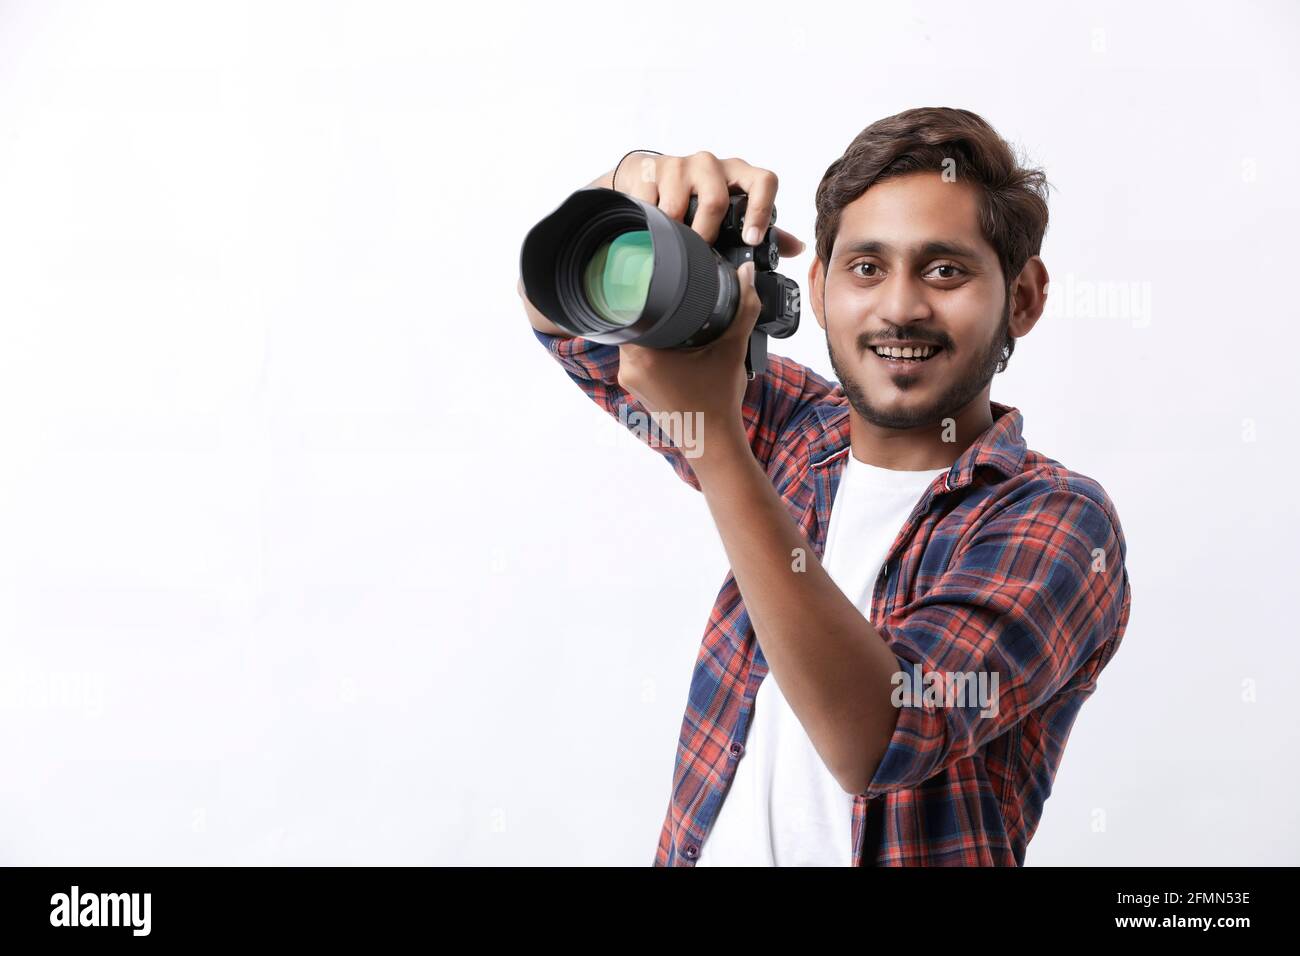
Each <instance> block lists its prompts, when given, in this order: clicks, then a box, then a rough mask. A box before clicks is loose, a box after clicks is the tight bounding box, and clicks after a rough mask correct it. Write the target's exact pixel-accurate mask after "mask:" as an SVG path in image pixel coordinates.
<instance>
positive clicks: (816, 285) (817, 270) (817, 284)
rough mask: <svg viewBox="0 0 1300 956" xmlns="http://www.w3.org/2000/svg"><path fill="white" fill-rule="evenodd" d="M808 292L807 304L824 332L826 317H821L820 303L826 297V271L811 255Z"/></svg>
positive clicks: (816, 258) (815, 255)
mask: <svg viewBox="0 0 1300 956" xmlns="http://www.w3.org/2000/svg"><path fill="white" fill-rule="evenodd" d="M808 292H809V296H808V298H809V300H810V301H809V302H808V304H809V305H810V306H812V310H813V315H814V316H815V317H816V319H817V324H818V325H820V326H821V327H822V331H823V332H824V331H826V317H825V316H824V315H822V303H823V302H824V301H825V296H826V270H825V269H823V268H822V261H821V259H819V258H818V257H817V254H816V253H813V260H812V265H810V266H809V267H808Z"/></svg>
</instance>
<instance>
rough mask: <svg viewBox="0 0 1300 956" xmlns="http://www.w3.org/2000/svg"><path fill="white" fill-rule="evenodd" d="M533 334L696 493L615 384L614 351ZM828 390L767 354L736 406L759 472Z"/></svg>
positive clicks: (678, 458) (673, 453) (672, 451)
mask: <svg viewBox="0 0 1300 956" xmlns="http://www.w3.org/2000/svg"><path fill="white" fill-rule="evenodd" d="M533 334H534V335H535V336H537V340H538V341H539V342H541V343H542V344H543V345H544V346H546V348H547V349H548V350H549V351H550V353H551V355H552V356H553V357H554V358H555V360H556V361H557V362H559V363H560V366H561V367H562V368H563V369H564V371H565V372H566V373H567V374H568V376H569V378H570V379H572V380H573V382H574V383H575V384H576V385H577V386H578V387H579V388H581V389H582V391H583V392H584V393H586V395H587V397H588V398H590V399H591V400H592V401H593V402H595V403H596V404H597V405H599V406H600V407H601V408H603V409H604V410H605V411H606V412H607V413H609V415H610V416H611V417H613V418H614V419H616V420H618V421H619V422H620V423H621V424H623V425H624V427H626V428H627V429H628V430H629V431H632V432H634V434H636V436H637V437H638V438H640V439H641V441H642V442H644V443H645V444H647V445H649V446H650V447H652V448H654V450H655V451H657V452H659V454H660V455H662V456H663V457H664V458H665V459H667V461H668V463H669V464H670V465H671V466H672V468H673V470H674V471H675V472H677V474H678V476H679V477H680V478H681V479H682V480H683V481H685V482H686V483H687V484H688V485H690V486H691V487H692V488H694V489H695V490H696V491H699V490H700V485H699V481H698V479H696V477H695V472H694V471H693V470H692V469H691V466H690V458H689V457H688V456H687V455H686V454H685V453H684V452H683V451H682V450H681V449H679V448H677V447H676V446H674V445H673V444H672V442H671V440H670V439H669V438H668V436H667V435H665V434H663V433H662V432H661V431H660V430H659V428H658V427H657V426H656V425H655V424H654V422H653V416H651V415H650V413H649V412H648V411H647V410H646V408H645V406H644V405H642V404H641V402H640V401H638V400H637V399H636V398H635V397H633V396H632V395H631V393H629V392H628V391H627V390H626V389H624V388H623V387H622V386H621V385H619V384H618V360H619V353H618V346H616V345H605V344H602V343H598V342H592V341H591V340H589V339H584V338H580V337H573V338H569V337H565V336H561V335H550V334H548V333H546V332H542V331H540V330H538V329H533ZM833 388H834V385H833V383H831V382H830V381H828V380H827V379H825V378H823V377H822V376H821V375H819V374H818V373H816V372H814V371H813V370H812V369H809V368H808V367H807V366H805V365H802V364H800V363H799V362H796V361H794V360H793V359H789V358H786V357H784V356H781V355H774V354H771V353H769V354H768V363H767V368H766V370H765V371H764V373H763V374H762V375H756V376H755V377H754V378H753V380H752V381H750V382H749V384H748V386H747V387H746V389H745V395H744V399H743V402H742V405H741V416H742V418H743V420H744V425H745V431H746V434H747V435H748V436H749V444H750V448H751V449H752V450H753V452H754V456H755V457H756V458H757V459H758V460H759V461H760V462H761V463H762V464H763V465H764V467H767V466H768V465H769V464H771V461H772V457H773V455H774V454H775V452H776V451H777V450H778V449H779V448H781V447H782V445H783V434H784V433H785V431H786V430H787V428H788V427H789V426H790V425H791V423H792V422H794V421H795V420H796V419H797V418H799V417H800V415H801V413H802V412H804V411H806V410H807V409H809V408H810V407H811V406H812V405H813V404H814V403H815V402H817V401H819V400H822V399H824V398H825V397H826V396H828V395H829V394H830V392H831V391H832V389H833ZM704 440H707V438H705V439H704Z"/></svg>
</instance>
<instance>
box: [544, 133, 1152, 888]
mask: <svg viewBox="0 0 1300 956" xmlns="http://www.w3.org/2000/svg"><path fill="white" fill-rule="evenodd" d="M645 162H646V163H647V164H649V165H647V166H646V167H644V169H645V170H646V171H648V172H649V173H650V175H642V176H636V175H635V174H633V173H632V172H631V170H629V171H628V173H627V174H626V175H627V181H626V182H622V181H621V182H620V183H618V184H615V183H613V181H612V178H611V176H610V175H609V174H606V176H604V177H601V178H600V179H598V180H597V181H596V182H595V183H593V184H592V185H602V186H606V187H607V188H620V187H621V188H623V189H624V190H625V191H626V192H628V193H631V194H633V195H636V196H637V197H638V198H641V199H643V200H645V201H647V202H651V203H656V204H658V206H659V207H660V208H661V209H663V210H664V211H665V212H666V213H668V214H669V215H671V216H673V217H674V218H677V219H679V220H681V219H682V218H683V216H684V212H685V208H686V202H687V199H688V198H689V197H690V195H692V194H696V195H697V196H699V197H700V210H701V212H700V213H699V214H697V217H696V219H695V220H694V221H693V223H692V228H693V229H695V230H696V231H697V232H699V233H700V235H701V236H703V237H704V238H705V239H706V240H708V241H710V242H712V241H713V240H714V239H716V236H717V228H718V224H719V221H720V216H721V212H720V210H721V208H722V207H723V205H724V203H723V202H720V200H725V196H726V195H727V192H728V191H729V190H730V189H733V188H740V189H744V190H745V191H746V192H747V193H748V194H749V196H750V202H749V210H748V213H747V217H748V219H749V220H750V222H749V224H750V225H751V226H754V227H757V228H758V229H759V230H760V231H761V230H762V229H764V228H765V227H766V226H767V224H768V219H769V218H770V211H771V208H772V205H773V201H774V198H775V194H776V187H777V180H776V177H775V175H773V174H772V173H771V172H770V171H768V170H763V169H758V168H756V167H754V166H751V165H749V164H748V163H745V162H743V161H741V160H738V159H728V160H718V159H717V158H716V157H714V156H713V155H712V154H710V153H707V152H702V153H697V154H695V155H693V156H689V157H671V156H658V157H653V158H650V157H647V158H646V159H645ZM624 168H627V167H626V166H625V167H624ZM620 173H621V171H620ZM1046 226H1047V205H1046V202H1045V182H1044V179H1043V176H1042V174H1041V172H1039V171H1037V170H1028V169H1023V168H1021V167H1020V165H1019V164H1018V162H1017V161H1016V159H1015V157H1014V155H1013V153H1012V151H1011V149H1010V148H1009V146H1008V145H1007V144H1006V143H1005V141H1003V140H1002V138H1001V137H999V136H998V135H997V133H996V132H995V131H994V130H993V129H992V128H991V127H990V126H989V125H988V124H987V123H986V122H984V120H983V119H981V118H980V117H979V116H977V115H975V114H974V113H971V112H968V111H966V110H959V109H947V108H924V109H914V110H907V111H905V112H903V113H900V114H898V115H896V116H892V117H888V118H886V119H883V120H880V121H878V122H876V123H874V124H872V125H871V126H869V127H868V128H867V129H865V130H863V131H862V133H860V134H859V135H858V136H857V137H856V138H855V139H854V140H853V142H852V143H851V144H850V145H849V147H848V149H847V150H846V151H845V153H844V155H843V156H841V157H840V158H839V159H837V160H836V161H835V162H834V163H832V164H831V165H830V167H829V168H828V169H827V171H826V174H825V176H824V177H823V179H822V182H821V184H820V186H819V187H818V190H817V221H816V227H815V229H816V249H815V252H816V256H815V258H814V260H813V262H812V264H811V267H810V269H809V273H808V285H809V288H810V289H811V295H810V296H809V299H810V301H811V304H812V308H813V311H814V313H815V314H816V317H817V322H818V325H820V326H821V328H822V329H824V330H825V333H826V343H827V347H828V350H829V352H830V359H831V365H832V367H833V369H834V371H835V374H836V376H837V377H838V379H839V383H838V384H836V383H834V382H831V381H828V380H827V379H825V378H824V377H822V376H820V375H818V374H817V373H816V372H814V371H813V370H811V369H809V368H807V367H805V366H803V365H800V364H799V363H796V362H794V361H792V360H790V359H787V358H783V357H781V356H776V355H772V356H770V357H769V363H768V367H767V369H766V371H765V372H764V373H763V374H761V375H759V376H757V377H756V378H755V379H754V380H753V381H747V380H746V377H745V371H744V355H745V349H746V342H747V339H748V336H749V332H750V330H751V329H752V328H753V326H754V323H755V321H756V320H757V316H758V312H759V304H758V300H757V296H756V295H755V293H754V290H753V284H752V283H753V276H752V266H751V265H746V266H745V267H743V268H742V269H741V270H740V271H741V275H742V279H743V280H744V281H743V283H742V285H743V286H744V298H743V302H742V305H741V308H740V312H739V314H738V316H737V318H736V320H735V321H734V323H733V325H732V327H731V328H730V329H729V330H728V332H727V333H726V334H725V335H723V336H722V337H721V338H719V339H718V340H717V341H715V342H714V343H713V344H712V345H710V346H707V347H705V348H702V349H698V350H693V351H685V352H683V351H675V350H662V349H649V348H643V347H638V346H630V345H624V346H617V347H616V346H609V345H600V344H596V343H592V342H590V341H588V340H585V339H581V338H574V337H569V336H567V335H566V334H565V333H564V332H563V330H561V329H559V328H558V327H557V326H555V325H553V324H552V323H550V322H549V321H548V320H547V319H546V318H545V317H544V316H542V315H541V314H540V313H539V312H538V311H537V310H536V309H535V308H533V307H532V305H531V303H529V302H528V301H527V299H525V300H524V304H525V309H526V311H527V312H528V315H529V318H530V321H531V322H532V324H533V326H534V329H535V333H536V335H537V337H538V339H539V340H540V341H541V342H542V343H543V344H545V345H546V346H547V347H548V348H549V349H550V351H551V353H552V355H553V356H554V357H555V358H556V359H557V360H558V361H559V362H560V363H561V365H562V366H563V368H564V369H565V371H566V372H567V373H568V374H569V376H570V377H571V378H572V379H573V380H574V381H575V382H576V383H577V384H578V385H579V386H580V387H581V388H582V389H583V390H584V391H585V392H586V394H588V395H589V396H590V397H591V398H592V399H593V400H594V401H596V402H597V403H598V404H599V405H600V406H601V407H603V408H604V409H605V410H606V411H607V412H608V413H609V414H611V415H613V416H615V417H619V416H620V411H622V412H624V413H626V411H627V409H628V408H631V409H634V410H636V411H641V412H643V413H649V414H652V415H653V414H655V413H656V412H683V413H692V412H697V413H701V414H702V416H703V422H704V430H703V433H702V435H701V436H700V438H701V439H702V441H700V444H699V448H698V449H697V453H696V454H695V455H694V456H693V457H690V458H689V459H688V458H687V457H686V456H684V455H683V453H682V451H681V450H680V448H678V447H674V445H673V444H669V443H668V442H648V443H650V444H652V447H655V448H656V450H657V451H659V453H660V454H662V455H663V456H664V457H665V458H666V459H667V460H668V461H669V463H670V464H671V465H672V467H673V468H674V470H675V471H676V472H677V473H678V475H679V476H680V477H681V478H682V479H683V480H685V481H686V482H688V483H689V484H690V485H691V486H692V487H693V488H695V489H697V490H699V491H701V492H702V493H703V494H704V496H705V499H706V501H707V503H708V506H709V510H710V512H711V514H712V516H713V519H714V522H715V524H716V525H717V528H718V532H719V534H720V536H721V538H722V542H723V544H724V547H725V549H726V553H727V557H728V559H729V560H730V563H731V573H730V574H729V575H728V576H727V580H726V582H725V583H724V585H723V587H722V591H721V592H720V594H719V596H718V601H717V605H716V606H715V608H714V611H713V614H712V615H711V617H710V620H709V623H708V627H707V629H706V631H705V635H704V640H703V643H702V646H701V649H700V652H699V656H698V658H697V662H696V666H695V673H694V677H693V680H692V682H691V688H690V693H689V695H688V699H687V706H686V713H685V716H684V718H683V722H682V726H681V733H680V736H679V741H678V748H677V761H676V766H675V770H674V774H673V785H672V793H671V797H670V800H669V806H668V812H667V816H666V818H665V820H664V825H663V828H662V831H661V834H660V839H659V846H658V849H657V852H656V855H655V859H654V863H655V865H656V866H693V865H699V864H712V865H779V866H783V865H852V866H863V865H866V866H873V865H941V866H942V865H1011V866H1016V865H1022V864H1023V863H1024V859H1025V849H1026V846H1027V844H1028V842H1029V840H1030V838H1031V837H1032V836H1033V834H1034V831H1035V829H1036V827H1037V825H1038V822H1039V819H1040V816H1041V813H1042V808H1043V804H1044V802H1045V801H1046V799H1047V797H1048V795H1049V794H1050V792H1051V787H1052V781H1053V779H1054V777H1055V773H1056V770H1057V767H1058V766H1059V765H1060V760H1061V755H1062V752H1063V749H1064V746H1065V743H1066V740H1067V738H1068V736H1069V733H1070V729H1071V727H1072V725H1073V723H1074V720H1075V718H1076V716H1077V715H1078V711H1079V708H1080V706H1081V705H1082V703H1083V701H1084V700H1085V699H1087V698H1088V697H1089V696H1090V695H1091V694H1092V692H1093V691H1094V690H1095V689H1096V681H1097V677H1098V675H1099V673H1100V672H1101V670H1102V668H1103V667H1104V666H1105V665H1106V663H1107V662H1108V661H1109V660H1110V658H1111V656H1112V655H1113V654H1114V653H1115V651H1116V649H1117V647H1118V645H1119V642H1120V640H1121V638H1122V635H1123V633H1124V630H1125V627H1126V624H1127V621H1128V615H1129V604H1130V591H1129V582H1128V574H1127V571H1126V569H1125V566H1124V561H1125V553H1126V549H1125V542H1124V537H1123V532H1122V530H1121V527H1120V522H1119V518H1118V515H1117V514H1116V511H1115V509H1114V507H1113V506H1112V504H1111V502H1110V499H1109V498H1108V496H1107V495H1106V493H1105V491H1104V490H1103V489H1102V487H1101V486H1100V485H1099V484H1098V483H1097V482H1096V481H1094V480H1092V479H1090V478H1088V477H1085V476H1084V475H1081V474H1078V473H1077V472H1074V471H1071V470H1069V469H1068V468H1066V467H1065V466H1063V465H1062V464H1060V463H1059V462H1056V461H1054V460H1052V459H1050V458H1047V457H1045V456H1043V455H1041V454H1039V453H1037V452H1035V451H1032V450H1030V449H1028V448H1027V446H1026V444H1025V442H1024V440H1023V438H1022V435H1021V424H1022V419H1021V415H1020V412H1019V411H1018V410H1017V409H1015V408H1013V407H1010V406H1007V405H1002V404H999V403H996V402H992V401H991V400H990V398H989V390H990V384H991V380H992V377H993V375H994V374H995V373H996V372H998V371H1001V370H1002V369H1003V368H1004V367H1005V365H1006V362H1007V360H1008V359H1009V358H1010V356H1011V352H1012V350H1013V349H1014V345H1015V339H1016V338H1018V337H1020V336H1023V335H1025V334H1027V333H1028V332H1029V331H1030V330H1031V329H1032V328H1033V326H1034V324H1035V323H1036V322H1037V321H1038V319H1039V317H1040V316H1041V315H1042V312H1043V306H1044V303H1045V300H1046V295H1047V282H1048V275H1047V270H1046V268H1045V267H1044V265H1043V262H1042V260H1041V259H1040V258H1039V255H1038V253H1039V250H1040V245H1041V241H1042V236H1043V233H1044V231H1045V230H1046ZM777 232H778V241H779V244H780V248H781V251H782V253H783V254H785V255H790V254H797V253H798V252H799V251H801V248H802V244H801V243H800V242H799V240H798V239H796V238H794V237H793V236H791V235H789V234H788V233H785V232H784V231H782V230H777ZM519 289H520V295H521V297H522V296H523V286H522V281H521V284H520V287H519ZM682 417H683V416H672V417H667V418H665V419H664V421H672V420H673V419H674V418H676V419H680V418H682ZM623 420H624V421H626V420H627V418H626V417H625V416H624V417H623ZM642 437H643V439H644V438H645V434H644V433H643V434H642ZM672 437H673V436H671V435H670V436H669V438H672ZM678 437H680V436H678ZM810 548H811V553H809V551H810ZM913 675H917V676H923V677H924V681H923V682H924V688H923V687H921V686H914V687H913V688H912V689H913V693H912V695H911V696H910V697H907V696H904V697H903V698H901V699H902V700H903V703H902V704H901V705H900V696H899V694H898V690H899V688H900V686H902V685H904V684H907V683H911V684H913V685H915V684H916V681H914V680H910V679H911V678H912V676H913ZM975 677H979V678H980V684H981V686H984V687H990V686H991V687H992V688H994V689H995V693H996V697H997V700H996V701H994V702H992V706H990V702H989V701H988V700H986V699H974V698H973V697H966V696H965V695H963V694H960V693H959V694H956V695H954V694H953V693H952V690H953V688H954V686H956V685H958V684H960V682H961V680H962V679H963V678H966V679H968V680H969V686H971V687H973V686H975V683H976V682H975V681H974V680H970V679H971V678H975ZM984 678H991V679H990V680H987V681H985V680H984ZM923 690H928V691H933V692H932V693H931V692H926V693H923ZM983 696H987V695H983Z"/></svg>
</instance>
